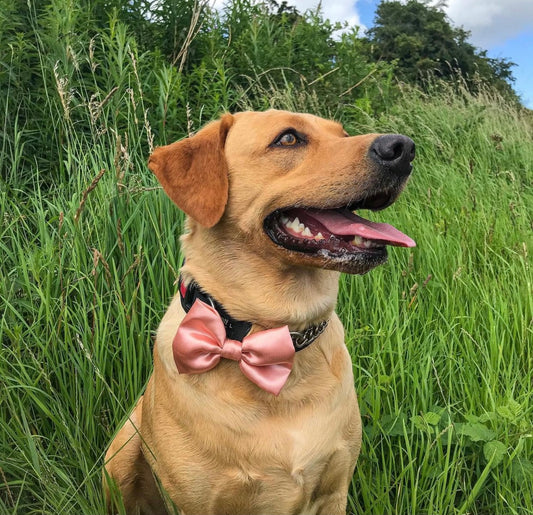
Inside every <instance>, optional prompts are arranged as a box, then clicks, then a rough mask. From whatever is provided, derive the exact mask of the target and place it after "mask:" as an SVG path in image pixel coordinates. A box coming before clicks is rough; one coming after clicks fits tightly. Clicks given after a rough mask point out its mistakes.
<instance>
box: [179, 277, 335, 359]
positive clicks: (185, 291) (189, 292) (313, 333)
mask: <svg viewBox="0 0 533 515" xmlns="http://www.w3.org/2000/svg"><path fill="white" fill-rule="evenodd" d="M178 288H179V292H180V299H181V305H182V307H183V309H184V310H185V312H186V313H188V312H189V309H191V307H192V305H193V304H194V301H195V300H196V299H200V300H201V301H202V302H205V303H206V304H207V305H209V306H212V307H213V308H214V309H215V310H216V311H217V312H218V314H219V315H220V318H221V319H222V322H223V324H224V327H225V328H226V336H227V337H228V338H229V339H231V340H238V341H240V342H242V339H243V338H244V337H245V336H246V335H247V334H248V333H249V332H250V329H251V328H252V323H251V322H244V321H242V320H236V319H235V318H233V317H231V316H230V315H229V314H228V312H227V311H226V310H225V309H224V308H223V307H222V305H221V304H220V303H219V302H217V301H216V300H215V299H214V298H213V297H211V296H210V295H208V294H207V293H205V292H204V291H202V289H201V288H200V286H199V285H198V284H197V283H195V282H194V281H192V282H191V283H190V284H189V285H188V286H185V284H183V281H182V280H181V277H180V278H179V280H178ZM327 325H328V320H324V321H322V322H320V323H319V324H316V325H311V326H309V327H308V328H307V329H304V330H303V331H299V332H296V331H291V338H292V343H293V345H294V350H295V351H296V352H298V351H300V350H303V349H305V348H306V347H308V346H309V345H311V344H312V343H313V342H314V341H315V340H316V339H317V338H318V337H319V336H320V335H321V334H322V333H323V332H324V329H326V326H327Z"/></svg>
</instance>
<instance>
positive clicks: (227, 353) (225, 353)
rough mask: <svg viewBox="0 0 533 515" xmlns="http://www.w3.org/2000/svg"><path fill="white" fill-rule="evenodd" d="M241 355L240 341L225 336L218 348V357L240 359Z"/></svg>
mask: <svg viewBox="0 0 533 515" xmlns="http://www.w3.org/2000/svg"><path fill="white" fill-rule="evenodd" d="M241 356H242V343H241V342H239V341H237V340H230V339H228V338H226V339H225V340H224V343H223V344H222V348H221V349H220V357H222V358H226V359H231V360H232V361H240V360H241Z"/></svg>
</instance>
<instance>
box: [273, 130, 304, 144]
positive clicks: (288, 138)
mask: <svg viewBox="0 0 533 515" xmlns="http://www.w3.org/2000/svg"><path fill="white" fill-rule="evenodd" d="M305 142H306V140H305V138H304V137H303V136H300V135H299V134H298V133H297V132H296V131H295V130H294V129H288V130H285V131H283V132H282V133H281V134H280V135H279V136H277V137H276V139H275V140H274V141H273V142H272V144H271V146H273V147H295V146H298V145H301V144H302V143H305Z"/></svg>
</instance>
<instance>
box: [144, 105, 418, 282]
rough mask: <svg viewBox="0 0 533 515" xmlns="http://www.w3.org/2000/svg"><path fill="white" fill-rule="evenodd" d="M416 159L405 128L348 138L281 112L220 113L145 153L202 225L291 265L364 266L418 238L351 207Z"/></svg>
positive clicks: (389, 190)
mask: <svg viewBox="0 0 533 515" xmlns="http://www.w3.org/2000/svg"><path fill="white" fill-rule="evenodd" d="M413 159H414V143H413V142H412V141H411V140H410V139H409V138H407V137H406V136H401V135H391V134H389V135H379V134H367V135H361V136H352V137H350V136H349V135H348V134H347V133H346V132H345V131H344V129H343V128H342V126H341V125H340V124H339V123H336V122H333V121H329V120H325V119H322V118H318V117H316V116H312V115H309V114H295V113H289V112H286V111H275V110H270V111H266V112H243V113H237V114H235V115H230V114H225V115H224V116H222V118H221V119H220V120H218V121H216V122H213V123H210V124H209V125H207V126H206V127H205V128H203V129H202V130H200V131H199V132H198V133H197V134H196V135H194V136H192V137H190V138H187V139H184V140H181V141H178V142H176V143H173V144H171V145H167V146H164V147H159V148H157V149H156V150H155V151H154V153H153V154H152V156H151V157H150V160H149V167H150V169H151V170H152V171H153V172H154V173H155V174H156V175H157V177H158V179H159V181H160V182H161V184H162V186H163V188H164V189H165V191H166V192H167V194H168V195H169V197H170V198H171V199H172V200H173V201H174V202H175V203H176V204H177V205H178V207H180V208H181V209H182V210H183V211H184V212H185V213H186V214H187V215H189V217H190V218H191V219H192V224H193V225H196V226H197V229H198V230H200V231H211V232H213V233H216V234H217V235H218V237H219V238H220V239H221V240H225V241H239V242H240V244H241V245H242V244H243V242H245V243H246V245H251V246H252V247H253V248H254V249H255V250H256V252H258V253H261V254H263V255H267V257H268V256H270V255H272V256H274V257H276V258H277V259H278V260H280V261H282V262H286V263H288V264H290V265H293V266H294V265H296V266H305V267H308V266H312V267H320V268H327V269H331V270H338V271H342V272H347V273H355V274H361V273H365V272H367V271H369V270H370V269H372V268H374V267H375V266H377V265H379V264H382V263H384V262H385V261H386V258H387V250H386V246H387V245H395V246H403V247H410V246H414V241H413V240H411V239H410V238H409V237H408V236H406V235H404V234H402V233H401V232H400V231H398V230H397V229H395V228H394V227H392V226H390V225H388V224H381V223H375V222H370V221H368V220H365V219H364V218H361V217H360V216H358V215H355V214H354V213H353V211H355V210H360V209H370V210H379V209H384V208H386V207H388V206H389V205H391V204H392V203H393V202H394V201H395V200H396V198H397V197H398V195H399V194H400V192H401V191H402V189H403V187H404V185H405V183H406V181H407V179H408V177H409V174H410V173H411V168H412V165H411V162H412V160H413Z"/></svg>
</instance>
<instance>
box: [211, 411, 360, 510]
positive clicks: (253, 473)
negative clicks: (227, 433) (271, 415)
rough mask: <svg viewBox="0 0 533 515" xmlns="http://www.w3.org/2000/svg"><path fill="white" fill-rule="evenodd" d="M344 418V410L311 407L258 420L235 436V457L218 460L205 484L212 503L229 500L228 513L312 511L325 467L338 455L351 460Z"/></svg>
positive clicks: (319, 492)
mask: <svg viewBox="0 0 533 515" xmlns="http://www.w3.org/2000/svg"><path fill="white" fill-rule="evenodd" d="M346 424H348V421H347V420H346V416H344V417H342V418H339V417H338V416H337V417H336V418H335V417H333V418H329V417H323V416H318V417H313V416H312V413H309V414H304V415H300V416H297V417H295V418H293V419H292V420H291V421H280V420H275V419H273V420H265V421H263V423H259V424H258V425H257V427H256V431H254V432H253V433H248V434H246V435H241V437H240V438H239V439H238V440H236V441H238V442H239V443H240V444H239V445H237V446H235V447H234V448H233V450H232V455H233V457H234V458H236V459H234V460H232V462H230V463H229V464H225V465H223V464H222V463H221V464H220V465H221V470H222V471H223V472H222V474H221V476H220V481H217V482H216V483H217V486H216V487H215V488H212V489H211V495H212V499H211V503H212V505H213V504H214V505H216V506H221V507H222V506H224V507H225V508H226V509H227V507H228V504H230V505H232V513H266V511H265V510H269V511H268V513H274V512H272V511H271V510H272V509H273V508H272V507H273V506H277V507H278V508H279V513H306V514H312V513H316V512H317V509H318V506H319V504H320V502H321V499H320V497H321V484H322V483H323V481H324V478H325V477H326V476H328V475H329V474H331V470H330V468H331V467H333V468H335V467H337V463H336V462H337V461H338V460H339V459H340V461H341V462H343V463H349V462H351V461H352V460H353V457H352V452H351V450H350V443H349V442H348V441H346V431H345V427H343V426H345V425H346ZM342 468H343V469H344V468H345V467H342ZM333 473H335V471H333ZM214 511H215V512H216V510H214Z"/></svg>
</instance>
